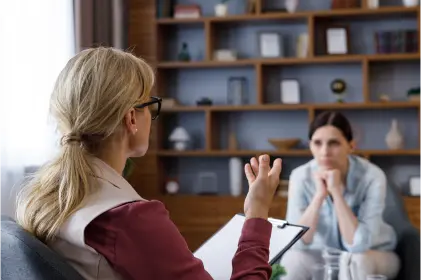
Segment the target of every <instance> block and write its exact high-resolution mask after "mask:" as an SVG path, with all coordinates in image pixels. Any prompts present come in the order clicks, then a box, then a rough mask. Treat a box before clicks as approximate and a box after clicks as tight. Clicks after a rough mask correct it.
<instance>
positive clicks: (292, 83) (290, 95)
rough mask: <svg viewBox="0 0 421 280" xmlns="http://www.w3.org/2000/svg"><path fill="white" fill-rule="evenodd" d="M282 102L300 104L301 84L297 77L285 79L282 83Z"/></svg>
mask: <svg viewBox="0 0 421 280" xmlns="http://www.w3.org/2000/svg"><path fill="white" fill-rule="evenodd" d="M280 92H281V96H280V97H281V103H282V104H300V84H299V82H298V80H296V79H284V80H282V81H281V83H280Z"/></svg>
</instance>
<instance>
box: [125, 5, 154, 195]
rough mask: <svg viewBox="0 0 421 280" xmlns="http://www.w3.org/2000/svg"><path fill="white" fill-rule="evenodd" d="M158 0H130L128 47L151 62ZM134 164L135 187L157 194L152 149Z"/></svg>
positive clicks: (141, 193) (144, 192) (152, 131)
mask: <svg viewBox="0 0 421 280" xmlns="http://www.w3.org/2000/svg"><path fill="white" fill-rule="evenodd" d="M154 17H155V1H154V0H129V34H128V38H129V48H130V49H131V50H132V52H133V53H134V54H136V55H137V56H141V57H142V58H144V59H146V61H147V62H148V63H150V64H151V65H153V66H155V65H156V52H155V48H154V46H155V33H156V32H155V25H154V23H153V22H154ZM149 145H150V146H149V150H150V151H152V150H153V149H154V148H155V147H156V127H155V126H154V125H153V126H152V128H151V139H150V144H149ZM134 163H135V168H134V171H133V173H132V175H131V177H130V179H129V181H130V182H131V183H132V185H133V186H134V188H135V189H136V191H137V192H138V193H139V194H140V195H142V196H144V197H145V198H146V197H147V198H157V197H158V196H159V192H158V180H157V178H158V164H157V158H156V156H155V155H154V154H153V153H152V152H148V154H147V155H146V156H145V157H142V158H140V159H134Z"/></svg>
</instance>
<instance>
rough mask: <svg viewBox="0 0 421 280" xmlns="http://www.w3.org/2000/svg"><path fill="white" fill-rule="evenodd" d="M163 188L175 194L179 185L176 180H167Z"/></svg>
mask: <svg viewBox="0 0 421 280" xmlns="http://www.w3.org/2000/svg"><path fill="white" fill-rule="evenodd" d="M165 189H166V191H167V193H169V194H176V193H177V192H178V190H179V189H180V186H179V185H178V183H177V182H176V181H168V182H167V184H166V185H165Z"/></svg>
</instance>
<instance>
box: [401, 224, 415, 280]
mask: <svg viewBox="0 0 421 280" xmlns="http://www.w3.org/2000/svg"><path fill="white" fill-rule="evenodd" d="M396 253H397V254H398V255H399V258H400V260H401V269H400V272H399V275H398V277H397V279H402V280H419V279H420V233H419V232H418V230H417V229H416V228H414V227H408V228H407V229H406V230H405V231H403V232H402V235H401V236H400V238H399V242H398V246H397V248H396Z"/></svg>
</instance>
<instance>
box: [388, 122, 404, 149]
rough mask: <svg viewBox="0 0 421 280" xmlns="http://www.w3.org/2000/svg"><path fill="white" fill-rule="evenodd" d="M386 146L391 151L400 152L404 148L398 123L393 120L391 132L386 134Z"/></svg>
mask: <svg viewBox="0 0 421 280" xmlns="http://www.w3.org/2000/svg"><path fill="white" fill-rule="evenodd" d="M385 141H386V145H387V147H388V148H389V149H391V150H398V149H402V148H403V136H402V133H401V132H400V130H399V127H398V121H397V120H396V119H393V120H392V124H391V125H390V130H389V132H388V133H387V134H386V139H385Z"/></svg>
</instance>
